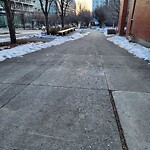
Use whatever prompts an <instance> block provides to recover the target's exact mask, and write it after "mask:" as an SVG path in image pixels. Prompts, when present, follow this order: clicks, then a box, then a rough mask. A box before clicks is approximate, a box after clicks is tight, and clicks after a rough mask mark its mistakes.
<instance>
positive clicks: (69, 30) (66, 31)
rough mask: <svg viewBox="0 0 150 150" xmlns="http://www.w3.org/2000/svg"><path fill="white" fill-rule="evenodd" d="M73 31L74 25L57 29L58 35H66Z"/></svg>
mask: <svg viewBox="0 0 150 150" xmlns="http://www.w3.org/2000/svg"><path fill="white" fill-rule="evenodd" d="M73 31H75V27H73V28H69V29H64V30H61V31H58V35H66V33H67V34H69V33H70V32H73Z"/></svg>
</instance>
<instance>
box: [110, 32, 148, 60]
mask: <svg viewBox="0 0 150 150" xmlns="http://www.w3.org/2000/svg"><path fill="white" fill-rule="evenodd" d="M107 40H108V41H111V42H113V43H114V44H116V45H118V46H120V47H122V48H124V49H126V50H127V51H128V52H129V53H131V54H133V55H135V56H136V57H139V58H143V59H144V60H148V61H150V48H146V47H144V46H142V45H139V44H137V43H132V42H129V41H128V40H127V39H126V38H125V37H121V36H118V35H115V36H113V37H111V38H108V39H107Z"/></svg>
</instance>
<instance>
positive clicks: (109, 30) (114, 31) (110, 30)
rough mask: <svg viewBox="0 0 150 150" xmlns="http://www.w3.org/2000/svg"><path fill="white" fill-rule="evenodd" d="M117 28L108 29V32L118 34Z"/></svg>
mask: <svg viewBox="0 0 150 150" xmlns="http://www.w3.org/2000/svg"><path fill="white" fill-rule="evenodd" d="M116 33H117V32H116V30H115V29H107V34H116Z"/></svg>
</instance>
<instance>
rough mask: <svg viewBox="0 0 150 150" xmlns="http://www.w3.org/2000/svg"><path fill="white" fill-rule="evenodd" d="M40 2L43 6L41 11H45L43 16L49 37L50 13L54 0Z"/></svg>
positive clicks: (41, 0)
mask: <svg viewBox="0 0 150 150" xmlns="http://www.w3.org/2000/svg"><path fill="white" fill-rule="evenodd" d="M39 1H40V5H41V9H42V11H43V14H44V17H45V25H46V31H47V34H48V35H49V34H50V31H49V21H48V20H49V12H50V7H51V5H52V2H53V1H54V0H45V1H43V0H39Z"/></svg>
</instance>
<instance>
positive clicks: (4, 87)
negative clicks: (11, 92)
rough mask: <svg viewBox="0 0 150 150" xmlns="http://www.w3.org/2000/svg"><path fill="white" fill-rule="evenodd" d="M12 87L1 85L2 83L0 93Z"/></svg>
mask: <svg viewBox="0 0 150 150" xmlns="http://www.w3.org/2000/svg"><path fill="white" fill-rule="evenodd" d="M9 86H10V84H1V83H0V93H1V92H3V91H4V90H5V89H7V88H8V87H9Z"/></svg>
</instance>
